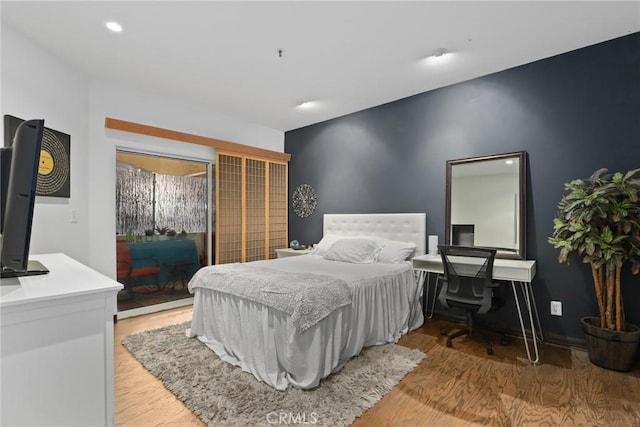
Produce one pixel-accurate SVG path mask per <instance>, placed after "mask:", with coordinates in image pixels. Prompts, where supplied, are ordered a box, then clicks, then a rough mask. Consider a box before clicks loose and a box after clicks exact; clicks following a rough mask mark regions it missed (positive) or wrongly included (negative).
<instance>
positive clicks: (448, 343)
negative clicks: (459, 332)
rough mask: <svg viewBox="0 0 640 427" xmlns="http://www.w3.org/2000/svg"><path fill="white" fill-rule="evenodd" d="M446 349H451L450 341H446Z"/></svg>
mask: <svg viewBox="0 0 640 427" xmlns="http://www.w3.org/2000/svg"><path fill="white" fill-rule="evenodd" d="M447 347H449V348H451V341H450V340H447Z"/></svg>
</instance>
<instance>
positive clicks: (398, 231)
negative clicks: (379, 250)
mask: <svg viewBox="0 0 640 427" xmlns="http://www.w3.org/2000/svg"><path fill="white" fill-rule="evenodd" d="M326 234H340V235H343V236H377V237H384V238H385V239H389V240H398V241H401V242H413V243H415V244H416V253H415V254H416V255H423V254H425V253H426V247H427V214H425V213H397V214H325V215H324V226H323V235H326Z"/></svg>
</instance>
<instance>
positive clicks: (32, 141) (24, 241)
mask: <svg viewBox="0 0 640 427" xmlns="http://www.w3.org/2000/svg"><path fill="white" fill-rule="evenodd" d="M43 132H44V120H29V121H25V122H23V123H22V124H20V126H18V129H17V130H16V132H15V136H14V137H13V140H11V141H5V147H4V148H2V149H1V151H0V165H1V167H2V171H1V177H0V178H1V179H2V181H1V182H0V187H1V198H2V213H1V215H0V224H1V228H0V236H1V240H0V277H2V278H5V277H19V276H30V275H35V274H45V273H48V272H49V270H47V269H46V267H44V266H43V265H42V264H41V263H39V262H37V261H30V260H29V245H30V243H31V224H32V222H33V209H34V204H35V199H36V184H37V182H38V164H39V161H40V149H41V147H42V135H43ZM7 142H8V144H7Z"/></svg>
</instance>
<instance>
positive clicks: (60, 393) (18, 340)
mask: <svg viewBox="0 0 640 427" xmlns="http://www.w3.org/2000/svg"><path fill="white" fill-rule="evenodd" d="M31 258H33V259H36V260H38V261H40V262H42V263H43V264H44V265H45V266H46V267H47V268H48V269H49V270H50V271H51V272H50V273H49V274H45V275H41V276H30V277H19V278H8V279H2V280H1V281H0V320H1V322H0V330H1V331H2V333H1V335H0V344H1V345H0V355H1V357H0V368H1V370H2V384H1V386H0V387H1V388H0V407H1V408H2V409H1V410H0V425H12V426H16V425H21V426H113V425H114V424H115V420H114V366H113V309H114V307H115V300H116V294H117V293H118V291H119V290H120V289H122V285H121V284H120V283H118V282H116V281H114V280H112V279H110V278H109V277H106V276H104V275H102V274H100V273H98V272H96V271H94V270H92V269H90V268H89V267H86V266H85V265H83V264H81V263H79V262H77V261H75V260H73V259H71V258H69V257H68V256H66V255H63V254H47V255H34V256H32V257H31Z"/></svg>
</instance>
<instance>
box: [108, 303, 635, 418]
mask: <svg viewBox="0 0 640 427" xmlns="http://www.w3.org/2000/svg"><path fill="white" fill-rule="evenodd" d="M190 319H191V307H182V308H178V309H174V310H169V311H165V312H160V313H155V314H150V315H145V316H140V317H134V318H129V319H124V320H120V321H118V323H116V325H115V372H116V375H115V388H116V392H115V394H116V396H115V406H116V425H118V426H132V427H138V426H140V427H143V426H144V427H149V426H202V425H204V424H203V423H202V422H201V421H200V420H199V419H198V418H197V417H196V416H195V415H193V414H192V413H191V412H190V411H189V410H188V409H187V408H186V407H185V406H184V405H183V404H182V403H181V402H180V401H178V400H177V399H176V398H175V397H174V396H173V395H172V394H171V393H170V392H169V391H167V390H166V389H165V388H164V386H163V385H162V384H161V383H160V381H158V380H157V379H156V378H155V377H154V376H152V375H151V374H150V373H148V372H147V371H146V370H145V369H144V368H143V367H142V366H141V365H140V364H139V363H138V362H137V361H136V360H135V359H134V358H133V356H131V355H130V354H129V352H128V351H127V350H126V349H125V348H124V347H123V346H122V344H121V343H120V342H121V341H122V339H123V338H124V337H126V336H128V335H130V334H133V333H136V332H140V331H144V330H147V329H154V328H158V327H161V326H165V325H170V324H175V323H180V322H184V321H187V320H190ZM400 344H403V345H406V346H408V347H414V348H418V349H420V350H422V351H424V352H425V353H426V354H427V357H426V359H425V360H424V361H423V362H422V363H421V364H420V366H418V367H417V368H416V369H415V370H414V371H412V372H411V373H409V374H408V375H407V376H406V377H405V378H404V380H403V381H402V382H400V384H398V386H396V388H394V389H393V390H392V391H391V392H389V393H388V394H387V395H386V396H385V397H384V398H383V399H382V400H381V401H379V402H378V403H377V404H376V405H375V406H374V407H373V408H371V409H370V410H369V411H367V412H366V413H365V414H363V416H362V417H360V418H358V419H356V421H355V422H354V424H353V426H359V427H370V426H518V427H520V426H606V427H610V426H621V427H622V426H624V427H628V426H640V370H639V369H635V370H634V371H633V372H631V373H626V374H622V373H618V372H612V371H608V370H605V369H601V368H598V367H595V366H593V365H591V364H590V363H589V361H588V357H587V355H586V353H584V352H582V351H576V350H568V349H561V348H557V347H551V346H542V350H541V361H542V362H541V364H539V365H538V366H531V365H529V363H528V361H527V359H526V353H525V351H524V346H523V344H522V342H521V341H519V340H513V342H511V343H510V344H509V345H507V346H501V345H499V344H498V345H496V346H495V355H493V356H487V355H486V353H485V349H484V347H483V345H482V344H481V343H479V342H477V341H474V340H471V339H467V338H463V337H461V338H458V339H456V340H454V343H453V348H446V347H445V345H444V339H443V337H442V336H441V335H440V334H439V323H438V322H437V321H430V322H428V323H427V324H426V325H425V326H423V327H422V328H420V329H418V330H416V331H413V332H411V333H409V334H407V335H405V336H404V337H403V338H402V339H401V340H400Z"/></svg>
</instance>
